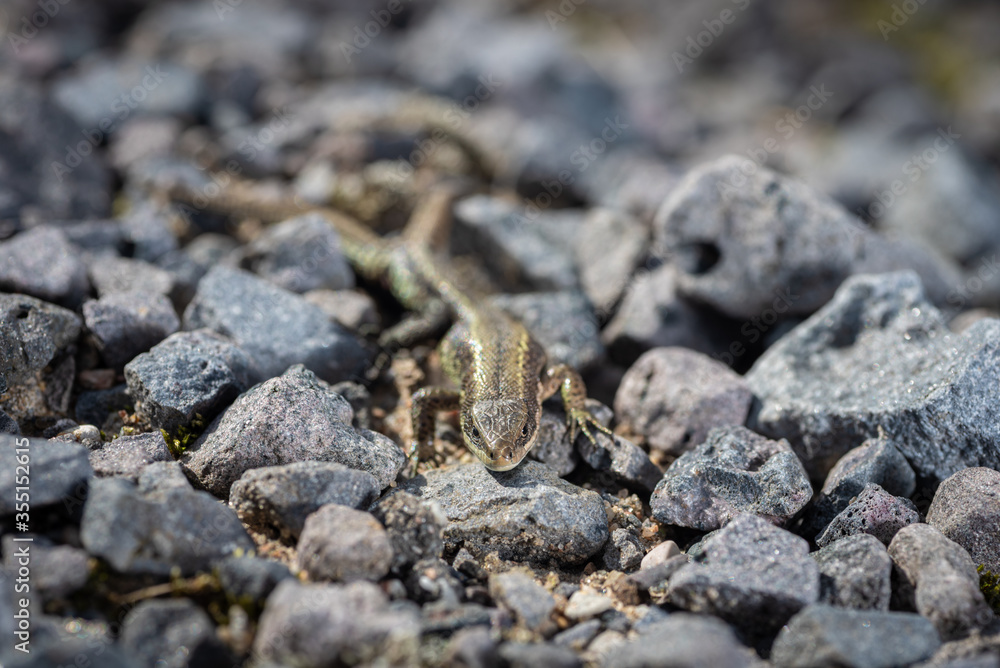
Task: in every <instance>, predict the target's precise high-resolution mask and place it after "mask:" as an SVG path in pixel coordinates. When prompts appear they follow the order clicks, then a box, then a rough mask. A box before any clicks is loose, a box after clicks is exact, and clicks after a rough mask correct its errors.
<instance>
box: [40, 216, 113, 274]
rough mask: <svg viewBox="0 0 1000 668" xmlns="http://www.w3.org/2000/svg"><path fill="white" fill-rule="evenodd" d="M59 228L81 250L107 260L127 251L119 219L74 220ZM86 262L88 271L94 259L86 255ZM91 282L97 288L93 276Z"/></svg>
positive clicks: (60, 225)
mask: <svg viewBox="0 0 1000 668" xmlns="http://www.w3.org/2000/svg"><path fill="white" fill-rule="evenodd" d="M53 224H57V225H59V229H60V230H62V233H63V234H64V235H66V240H67V241H69V242H70V243H71V244H73V245H74V246H76V247H77V248H79V249H80V250H83V251H86V252H87V253H92V254H93V255H94V256H97V257H101V258H102V259H105V260H112V259H121V258H119V257H118V256H119V255H120V254H122V253H124V252H126V251H127V248H126V244H125V232H124V230H122V225H121V222H120V221H117V220H74V221H69V222H66V223H64V224H58V223H53ZM84 262H85V263H87V264H88V273H89V271H90V269H91V267H93V264H94V262H93V260H92V259H89V258H88V257H87V256H86V255H84ZM90 282H91V284H92V285H94V287H95V288H96V287H97V285H96V283H94V278H93V276H91V277H90Z"/></svg>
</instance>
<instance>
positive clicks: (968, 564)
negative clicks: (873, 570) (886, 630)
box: [889, 524, 996, 640]
mask: <svg viewBox="0 0 1000 668" xmlns="http://www.w3.org/2000/svg"><path fill="white" fill-rule="evenodd" d="M889 556H890V557H892V561H893V563H894V564H895V567H896V574H897V576H898V578H899V584H898V585H897V587H896V588H895V591H894V592H893V594H894V596H895V597H898V599H899V602H900V605H901V606H903V609H911V610H912V609H915V610H916V611H917V612H919V613H920V614H921V615H923V616H924V617H926V618H927V619H929V620H930V621H931V622H932V623H933V624H934V627H935V628H936V629H937V630H938V633H940V634H941V638H942V639H944V640H953V639H955V638H961V637H964V636H965V635H967V634H968V633H969V632H970V631H972V630H974V629H982V628H985V627H987V626H988V625H990V624H992V623H993V622H994V621H995V619H996V617H995V616H994V614H993V611H992V610H991V609H990V607H989V606H988V605H987V604H986V601H985V599H984V598H983V594H982V592H981V591H980V590H979V573H977V572H976V564H975V563H973V561H972V558H971V557H970V556H969V553H968V552H966V551H965V549H964V548H963V547H962V546H961V545H959V544H958V543H956V542H954V541H953V540H951V539H949V538H947V537H946V536H945V535H944V534H942V533H941V532H940V531H938V530H937V529H935V528H934V527H932V526H930V525H929V524H911V525H910V526H908V527H904V528H902V529H900V531H899V533H897V534H896V537H895V538H893V540H892V542H891V543H890V544H889Z"/></svg>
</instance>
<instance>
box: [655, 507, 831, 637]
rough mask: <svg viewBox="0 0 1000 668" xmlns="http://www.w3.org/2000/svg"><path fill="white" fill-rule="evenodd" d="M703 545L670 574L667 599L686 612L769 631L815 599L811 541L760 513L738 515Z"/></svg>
mask: <svg viewBox="0 0 1000 668" xmlns="http://www.w3.org/2000/svg"><path fill="white" fill-rule="evenodd" d="M703 543H704V547H703V554H702V557H701V560H700V561H698V562H695V563H690V564H688V565H686V566H684V567H682V568H681V569H680V570H679V571H677V572H676V573H675V574H674V575H673V576H672V577H671V578H670V588H669V595H670V601H671V602H672V603H674V604H675V605H677V606H679V607H681V608H684V609H685V610H688V611H690V612H697V613H708V614H712V615H716V616H718V617H722V618H723V619H725V620H726V621H728V622H729V623H731V624H734V625H736V626H738V627H741V628H743V629H745V630H746V631H748V632H750V633H758V632H763V633H768V632H773V631H776V630H777V629H779V628H781V626H782V625H783V624H784V623H785V622H787V621H788V619H789V618H791V616H792V615H794V614H795V613H796V612H798V611H799V610H801V609H802V608H804V607H805V606H807V605H809V604H810V603H815V602H816V601H817V600H818V599H819V591H820V589H819V567H818V566H817V565H816V562H815V561H813V560H812V559H810V558H809V544H808V543H807V542H806V541H805V540H804V539H802V538H799V537H798V536H795V535H793V534H791V533H789V532H787V531H785V530H784V529H779V528H777V527H775V526H774V525H772V524H771V523H769V522H767V521H766V520H764V519H761V518H760V517H757V516H755V515H741V516H739V517H737V518H736V519H734V520H733V521H732V522H730V523H729V524H727V525H726V526H725V527H723V528H722V529H720V530H719V531H717V532H715V533H713V534H711V536H710V537H709V538H707V539H705V540H704V541H703Z"/></svg>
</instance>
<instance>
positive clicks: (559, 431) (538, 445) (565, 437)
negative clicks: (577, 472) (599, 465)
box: [528, 408, 580, 477]
mask: <svg viewBox="0 0 1000 668" xmlns="http://www.w3.org/2000/svg"><path fill="white" fill-rule="evenodd" d="M574 443H575V441H570V440H569V433H568V432H567V430H566V415H565V413H563V412H562V411H554V410H546V409H545V408H543V409H542V419H541V420H540V421H539V423H538V436H537V437H536V438H535V445H534V447H532V448H531V450H529V451H528V457H529V458H531V459H534V460H536V461H539V462H542V463H543V464H545V465H546V466H550V467H552V469H553V470H554V471H555V472H556V473H557V474H558V475H560V476H563V477H565V476H567V475H569V474H570V473H572V472H573V470H574V469H576V465H577V464H579V463H580V455H579V454H578V453H577V451H576V447H575V445H574Z"/></svg>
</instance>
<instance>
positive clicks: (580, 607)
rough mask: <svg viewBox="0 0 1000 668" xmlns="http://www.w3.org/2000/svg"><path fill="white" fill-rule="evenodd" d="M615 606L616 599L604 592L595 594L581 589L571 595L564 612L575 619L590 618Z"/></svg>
mask: <svg viewBox="0 0 1000 668" xmlns="http://www.w3.org/2000/svg"><path fill="white" fill-rule="evenodd" d="M614 607H615V605H614V601H612V600H611V599H610V598H608V597H607V596H605V595H604V594H595V593H593V592H587V591H582V590H580V591H577V592H574V593H573V595H572V596H570V597H569V601H568V602H567V603H566V609H565V610H564V611H563V614H564V615H566V617H567V618H569V619H573V620H580V619H590V618H591V617H597V616H599V615H603V614H604V613H605V612H607V611H608V610H612V609H613V608H614Z"/></svg>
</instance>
